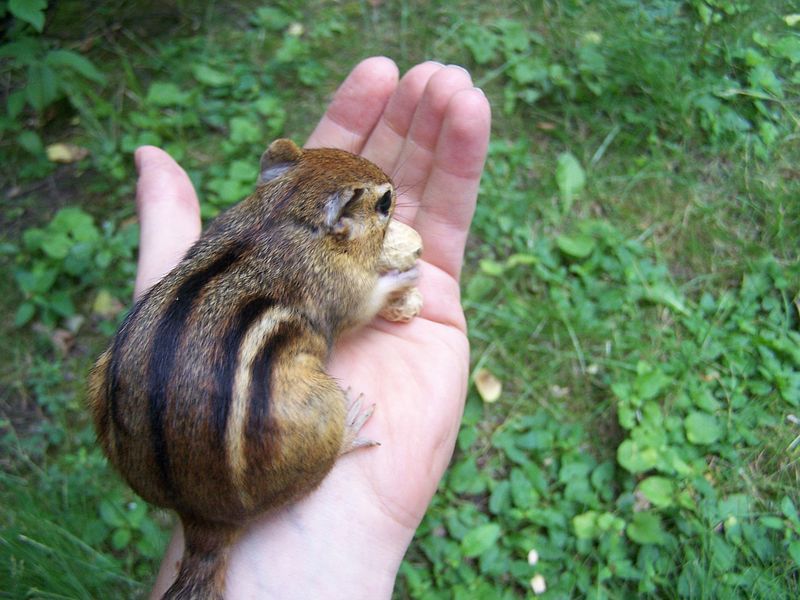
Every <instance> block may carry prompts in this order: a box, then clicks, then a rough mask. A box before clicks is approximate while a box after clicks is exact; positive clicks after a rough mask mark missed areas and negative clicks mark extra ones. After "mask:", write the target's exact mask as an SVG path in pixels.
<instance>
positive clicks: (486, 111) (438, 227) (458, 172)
mask: <svg viewBox="0 0 800 600" xmlns="http://www.w3.org/2000/svg"><path fill="white" fill-rule="evenodd" d="M490 127H491V109H490V107H489V102H488V100H487V99H486V96H484V94H483V92H482V91H481V90H479V89H477V88H472V89H469V90H462V91H460V92H458V93H456V94H455V95H454V96H453V97H452V98H451V100H450V103H449V104H448V106H447V110H446V114H445V118H444V123H443V125H442V128H441V134H440V135H439V140H438V142H437V144H436V150H435V152H434V155H433V168H432V169H431V172H430V176H429V178H428V181H427V184H426V186H425V191H424V192H423V195H422V199H421V201H420V207H419V211H418V212H417V215H416V218H415V220H414V225H413V226H414V228H415V229H416V230H417V231H418V232H419V234H420V235H421V236H422V240H423V247H424V250H423V253H422V258H423V259H424V260H426V261H428V262H430V263H431V264H433V265H435V266H437V267H439V268H440V269H442V270H443V271H445V272H447V273H449V274H450V275H451V276H452V277H455V278H458V276H459V273H460V271H461V263H462V261H463V257H464V244H465V243H466V240H467V233H468V231H469V224H470V222H471V221H472V215H473V213H474V212H475V201H476V198H477V196H478V185H479V183H480V178H481V172H482V171H483V164H484V162H485V160H486V152H487V150H488V147H489V130H490Z"/></svg>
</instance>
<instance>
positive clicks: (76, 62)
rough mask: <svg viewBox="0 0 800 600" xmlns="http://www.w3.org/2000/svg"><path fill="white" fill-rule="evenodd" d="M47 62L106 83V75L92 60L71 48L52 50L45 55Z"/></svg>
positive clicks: (96, 81)
mask: <svg viewBox="0 0 800 600" xmlns="http://www.w3.org/2000/svg"><path fill="white" fill-rule="evenodd" d="M45 61H46V62H47V64H49V65H51V66H53V67H64V68H66V69H70V70H71V71H74V72H75V73H78V74H79V75H82V76H83V77H85V78H86V79H89V80H91V81H94V82H95V83H100V84H102V83H105V81H106V77H105V75H103V74H102V73H101V72H100V71H98V70H97V67H95V66H94V64H92V62H91V61H90V60H89V59H88V58H86V57H85V56H81V55H80V54H78V53H77V52H72V51H70V50H51V51H50V52H48V53H47V56H46V57H45Z"/></svg>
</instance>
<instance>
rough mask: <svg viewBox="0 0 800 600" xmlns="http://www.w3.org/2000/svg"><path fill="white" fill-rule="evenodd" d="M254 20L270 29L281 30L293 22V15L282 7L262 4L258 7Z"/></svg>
mask: <svg viewBox="0 0 800 600" xmlns="http://www.w3.org/2000/svg"><path fill="white" fill-rule="evenodd" d="M253 20H254V21H255V22H256V24H258V25H261V26H262V27H264V28H265V29H268V30H270V31H281V30H282V29H284V28H286V27H287V26H288V25H289V24H290V23H291V22H292V15H290V14H289V13H287V12H286V11H285V10H283V9H282V8H278V7H273V6H262V7H260V8H257V9H256V12H255V14H254V15H253Z"/></svg>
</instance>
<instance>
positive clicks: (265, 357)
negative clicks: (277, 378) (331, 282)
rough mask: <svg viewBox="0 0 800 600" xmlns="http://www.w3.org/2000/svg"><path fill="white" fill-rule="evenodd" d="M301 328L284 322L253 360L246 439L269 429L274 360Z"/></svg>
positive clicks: (260, 434) (297, 324)
mask: <svg viewBox="0 0 800 600" xmlns="http://www.w3.org/2000/svg"><path fill="white" fill-rule="evenodd" d="M300 330H301V326H300V324H299V323H297V322H293V321H284V322H282V323H281V324H280V325H279V326H278V327H277V328H276V329H275V330H274V331H273V333H272V335H271V336H270V339H269V343H267V344H264V346H263V347H262V348H261V349H260V350H259V351H258V354H257V355H256V357H255V358H254V359H253V371H252V376H251V378H250V411H249V413H248V415H247V430H246V431H247V437H248V439H259V438H260V437H263V436H264V432H265V430H266V429H268V428H269V412H270V403H271V402H272V398H271V394H270V382H271V381H272V368H273V366H274V361H275V358H276V357H277V356H278V355H279V354H280V353H281V351H282V350H283V348H284V346H286V344H287V342H289V341H290V340H292V339H297V337H298V336H299V335H300Z"/></svg>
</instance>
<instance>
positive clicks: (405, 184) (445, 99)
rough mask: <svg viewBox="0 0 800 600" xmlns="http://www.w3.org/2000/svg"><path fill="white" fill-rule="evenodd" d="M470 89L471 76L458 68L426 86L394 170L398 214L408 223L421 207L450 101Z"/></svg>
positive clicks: (436, 76)
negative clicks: (397, 193)
mask: <svg viewBox="0 0 800 600" xmlns="http://www.w3.org/2000/svg"><path fill="white" fill-rule="evenodd" d="M468 89H472V79H471V78H470V76H469V73H467V72H466V71H465V70H464V69H462V68H461V67H456V66H449V67H445V68H443V69H440V70H439V71H437V72H436V73H434V74H433V75H432V76H431V77H430V79H429V80H428V84H427V85H426V86H425V92H424V94H423V96H422V99H421V100H420V102H419V105H418V106H417V110H416V111H415V112H414V118H413V120H412V122H411V125H410V127H409V130H408V134H407V136H406V139H405V142H404V144H403V147H402V149H401V151H400V153H399V155H398V157H397V159H396V160H395V164H394V166H393V167H392V170H391V175H392V179H393V180H394V182H395V184H396V186H397V189H398V192H399V199H398V205H397V211H396V213H395V214H396V215H397V217H398V218H399V219H400V220H402V221H404V222H406V223H411V222H412V221H413V219H414V215H415V214H416V212H417V209H418V208H419V205H420V202H421V196H422V193H423V190H424V188H425V182H426V180H427V178H428V175H429V174H430V171H431V168H432V166H433V159H434V153H435V151H436V144H437V140H438V138H439V133H440V132H441V130H442V123H443V121H444V117H445V112H446V111H447V107H448V106H449V103H450V99H451V98H452V97H453V96H454V95H455V94H457V93H458V92H460V91H461V90H468Z"/></svg>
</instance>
